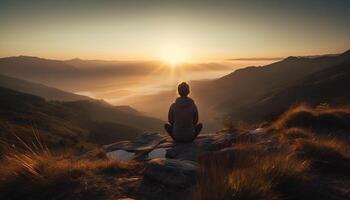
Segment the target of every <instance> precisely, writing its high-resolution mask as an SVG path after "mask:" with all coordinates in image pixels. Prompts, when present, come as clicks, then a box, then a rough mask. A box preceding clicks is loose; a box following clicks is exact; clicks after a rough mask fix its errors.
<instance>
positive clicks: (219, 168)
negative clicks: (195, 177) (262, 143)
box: [191, 150, 310, 200]
mask: <svg viewBox="0 0 350 200" xmlns="http://www.w3.org/2000/svg"><path fill="white" fill-rule="evenodd" d="M241 153H242V152H241V151H240V150H238V151H237V152H236V154H238V155H237V156H236V157H235V158H236V159H235V160H234V161H233V162H234V163H242V162H245V163H248V162H249V165H244V167H242V165H241V164H240V165H239V167H237V165H230V164H229V163H227V160H225V159H220V158H219V159H218V156H217V155H213V157H211V158H208V157H207V158H206V159H209V160H211V161H212V162H205V161H204V162H203V161H202V166H203V169H202V174H201V178H200V179H199V184H198V186H197V187H196V189H195V191H194V192H193V194H192V195H193V196H191V198H193V199H208V200H209V199H247V200H248V199H252V200H253V199H254V200H256V199H266V200H267V199H269V200H273V199H281V198H282V197H283V196H289V197H292V196H294V195H296V194H295V192H300V191H301V190H303V188H302V187H304V186H305V185H307V184H308V181H309V180H308V178H309V177H310V176H309V175H308V174H307V171H308V163H307V162H301V161H299V160H296V159H294V158H292V157H286V156H284V155H279V154H276V155H269V156H267V155H265V156H261V154H260V153H259V154H254V153H253V152H250V154H249V153H247V152H243V155H245V156H242V155H241V156H239V154H241ZM247 156H248V157H247ZM214 157H215V158H214ZM221 158H222V157H221ZM213 160H215V161H214V162H213ZM248 160H249V161H248ZM247 161H248V162H247ZM228 166H231V167H228ZM298 195H299V196H298V197H300V195H301V194H298ZM303 195H305V194H303Z"/></svg>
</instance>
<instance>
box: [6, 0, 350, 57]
mask: <svg viewBox="0 0 350 200" xmlns="http://www.w3.org/2000/svg"><path fill="white" fill-rule="evenodd" d="M349 19H350V1H347V0H334V1H323V0H305V1H303V0H295V1H272V0H271V1H261V0H250V1H243V0H241V1H240V0H237V1H232V0H218V1H208V0H207V1H181V0H179V1H158V0H148V1H141V0H140V1H117V0H115V1H107V0H101V1H92V0H85V1H82V0H76V1H65V0H62V1H31V0H27V1H12V0H11V1H3V0H0V24H1V29H0V36H1V37H0V57H4V56H12V55H20V54H22V55H33V56H39V57H46V58H58V59H69V58H73V57H80V58H82V59H163V60H167V61H168V62H171V63H176V62H180V61H182V60H187V61H189V60H206V59H207V60H211V59H227V58H237V57H285V56H289V55H310V54H324V53H329V52H342V51H344V50H346V49H348V48H349V47H350V39H349V35H350V26H349V21H348V20H349ZM167 45H170V46H172V45H175V47H171V48H168V47H165V46H167ZM159 50H163V51H167V52H162V53H159Z"/></svg>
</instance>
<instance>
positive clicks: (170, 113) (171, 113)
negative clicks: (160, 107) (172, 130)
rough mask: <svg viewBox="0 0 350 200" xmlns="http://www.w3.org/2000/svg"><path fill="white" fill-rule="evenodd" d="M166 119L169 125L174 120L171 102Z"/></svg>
mask: <svg viewBox="0 0 350 200" xmlns="http://www.w3.org/2000/svg"><path fill="white" fill-rule="evenodd" d="M168 121H169V123H170V124H171V125H173V124H174V122H175V117H174V104H172V105H171V106H170V108H169V112H168Z"/></svg>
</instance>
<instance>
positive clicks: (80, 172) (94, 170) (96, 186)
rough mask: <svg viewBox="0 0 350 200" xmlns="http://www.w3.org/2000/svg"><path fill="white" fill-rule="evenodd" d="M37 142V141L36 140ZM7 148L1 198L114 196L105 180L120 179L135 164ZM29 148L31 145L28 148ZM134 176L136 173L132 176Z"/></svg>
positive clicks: (0, 181)
mask: <svg viewBox="0 0 350 200" xmlns="http://www.w3.org/2000/svg"><path fill="white" fill-rule="evenodd" d="M38 141H40V140H38ZM23 144H24V146H25V147H24V148H20V149H19V148H17V147H16V148H13V147H9V146H7V147H6V148H5V149H6V151H5V153H4V156H3V158H2V160H1V165H0V177H1V178H0V198H1V199H94V198H96V199H99V198H102V199H103V198H105V197H106V196H111V195H112V196H113V195H114V196H116V197H117V196H118V195H120V194H118V192H117V187H116V188H115V189H114V188H112V189H111V188H110V187H109V186H111V185H113V184H110V183H107V181H108V178H106V177H109V178H111V177H112V178H113V177H118V176H120V177H122V176H123V175H125V174H127V173H129V172H132V173H135V171H136V170H138V169H137V168H138V167H139V166H138V165H137V164H136V163H125V162H119V161H110V160H106V159H95V158H94V159H77V157H75V156H71V155H70V156H67V155H65V156H54V155H52V154H51V153H50V152H49V151H48V149H47V148H45V147H44V145H41V143H40V142H39V143H38V142H36V143H33V144H34V147H35V148H31V147H30V146H29V145H26V144H25V143H23ZM31 146H33V145H31ZM135 174H136V173H135Z"/></svg>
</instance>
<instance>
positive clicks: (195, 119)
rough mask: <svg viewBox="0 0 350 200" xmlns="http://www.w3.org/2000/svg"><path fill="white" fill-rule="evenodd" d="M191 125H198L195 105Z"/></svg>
mask: <svg viewBox="0 0 350 200" xmlns="http://www.w3.org/2000/svg"><path fill="white" fill-rule="evenodd" d="M193 115H194V116H193V124H197V123H198V109H197V106H196V104H194V113H193Z"/></svg>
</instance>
